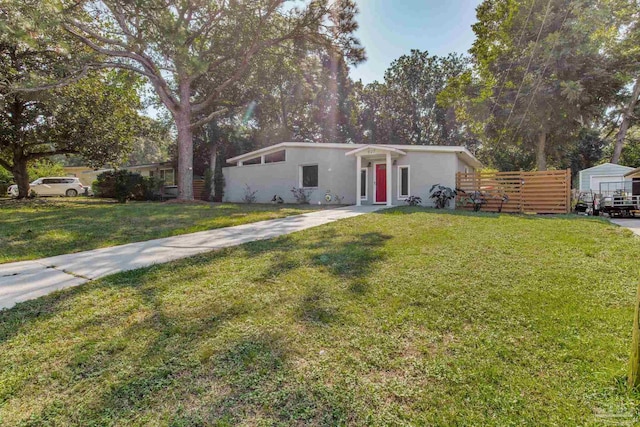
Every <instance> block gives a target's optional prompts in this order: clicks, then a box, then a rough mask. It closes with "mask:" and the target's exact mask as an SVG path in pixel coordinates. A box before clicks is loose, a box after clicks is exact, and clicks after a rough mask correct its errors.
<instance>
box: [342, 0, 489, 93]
mask: <svg viewBox="0 0 640 427" xmlns="http://www.w3.org/2000/svg"><path fill="white" fill-rule="evenodd" d="M480 2H481V0H357V4H358V7H359V9H360V14H359V15H358V17H357V20H358V23H359V24H360V28H359V29H358V32H357V33H356V35H357V37H358V38H359V39H360V42H361V43H362V45H363V46H364V47H365V50H366V52H367V58H368V59H367V62H365V63H363V64H360V65H358V66H357V67H352V69H351V77H352V78H353V79H354V80H359V79H362V81H363V82H364V83H365V84H366V83H371V82H372V81H374V80H378V81H382V80H383V78H384V72H385V70H386V69H387V68H389V65H391V62H392V61H393V60H395V59H397V58H398V57H400V56H401V55H404V54H408V53H409V52H410V51H411V49H420V50H426V51H428V52H429V53H430V54H431V55H438V56H444V55H447V54H448V53H451V52H457V53H466V52H467V50H469V48H470V47H471V44H472V43H473V40H474V34H473V31H472V30H471V25H472V24H473V23H474V22H475V20H476V12H475V8H476V6H477V5H479V4H480Z"/></svg>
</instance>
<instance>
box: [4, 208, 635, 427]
mask: <svg viewBox="0 0 640 427" xmlns="http://www.w3.org/2000/svg"><path fill="white" fill-rule="evenodd" d="M638 253H640V239H637V238H634V237H632V235H631V233H629V232H628V231H626V230H624V229H621V228H617V227H614V226H611V225H609V224H607V223H605V222H603V221H599V220H593V219H586V218H571V217H556V218H551V217H548V218H541V217H519V216H508V215H501V216H498V215H489V214H484V215H483V214H472V213H469V214H448V213H437V212H434V211H429V210H421V209H418V208H415V209H414V208H399V209H394V210H390V211H383V212H381V213H376V214H371V215H366V216H361V217H357V218H351V219H348V220H343V221H339V222H336V223H333V224H329V225H325V226H322V227H318V228H314V229H310V230H307V231H304V232H300V233H295V234H292V235H289V236H286V237H282V238H279V239H276V240H273V241H262V242H256V243H252V244H247V245H243V246H240V247H237V248H232V249H227V250H224V251H221V252H217V253H211V254H208V255H203V256H198V257H195V258H190V259H185V260H182V261H179V262H174V263H171V264H167V265H162V266H155V267H152V268H148V269H143V270H137V271H133V272H128V273H123V274H118V275H115V276H111V277H108V278H105V279H102V280H99V281H95V282H92V283H91V284H88V285H85V286H81V287H78V288H74V289H72V290H67V291H63V292H59V293H57V294H55V295H51V296H48V297H45V298H42V299H39V300H36V301H31V302H27V303H23V304H20V305H18V306H17V307H14V308H13V309H11V310H8V311H4V312H0V355H1V360H2V362H1V363H0V425H7V426H9V425H11V426H13V425H33V426H35V425H38V426H40V425H79V426H89V425H95V426H108V425H132V426H136V425H138V426H143V425H171V426H196V425H218V426H226V425H283V426H285V425H309V424H311V425H344V424H347V425H443V426H453V425H461V426H462V425H468V426H472V425H473V426H480V425H483V426H484V425H486V426H527V425H528V426H543V425H557V426H571V425H611V422H612V421H613V422H615V423H617V424H615V425H632V424H635V423H638V422H639V421H640V417H639V408H640V395H639V394H637V393H631V392H629V391H627V390H626V388H625V386H624V381H625V379H624V376H625V373H626V370H627V363H628V353H629V349H630V343H631V324H632V317H633V306H634V298H635V293H636V287H637V285H638V282H639V279H640V263H639V262H638ZM607 423H608V424H607Z"/></svg>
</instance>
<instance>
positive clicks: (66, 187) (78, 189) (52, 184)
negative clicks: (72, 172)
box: [7, 176, 85, 197]
mask: <svg viewBox="0 0 640 427" xmlns="http://www.w3.org/2000/svg"><path fill="white" fill-rule="evenodd" d="M29 188H30V190H31V191H33V192H34V193H36V194H37V195H38V196H68V197H75V196H77V195H78V194H84V192H85V189H84V186H83V185H82V183H81V182H80V179H79V178H74V177H68V176H66V177H62V176H61V177H47V178H38V179H36V180H35V181H33V182H32V183H31V184H30V185H29ZM7 193H8V194H9V195H10V196H13V197H18V186H17V185H12V186H10V187H9V189H8V190H7Z"/></svg>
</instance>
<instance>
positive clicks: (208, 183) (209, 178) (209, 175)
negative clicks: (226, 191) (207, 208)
mask: <svg viewBox="0 0 640 427" xmlns="http://www.w3.org/2000/svg"><path fill="white" fill-rule="evenodd" d="M212 186H213V172H211V168H207V169H206V170H205V171H204V197H205V200H209V201H211V189H212V188H211V187H212Z"/></svg>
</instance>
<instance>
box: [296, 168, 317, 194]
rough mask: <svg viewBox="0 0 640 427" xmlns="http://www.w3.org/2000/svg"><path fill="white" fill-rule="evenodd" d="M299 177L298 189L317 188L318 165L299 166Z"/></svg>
mask: <svg viewBox="0 0 640 427" xmlns="http://www.w3.org/2000/svg"><path fill="white" fill-rule="evenodd" d="M299 175H300V177H299V179H298V184H299V187H300V188H318V183H319V179H320V176H319V168H318V165H317V164H315V165H300V173H299Z"/></svg>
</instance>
